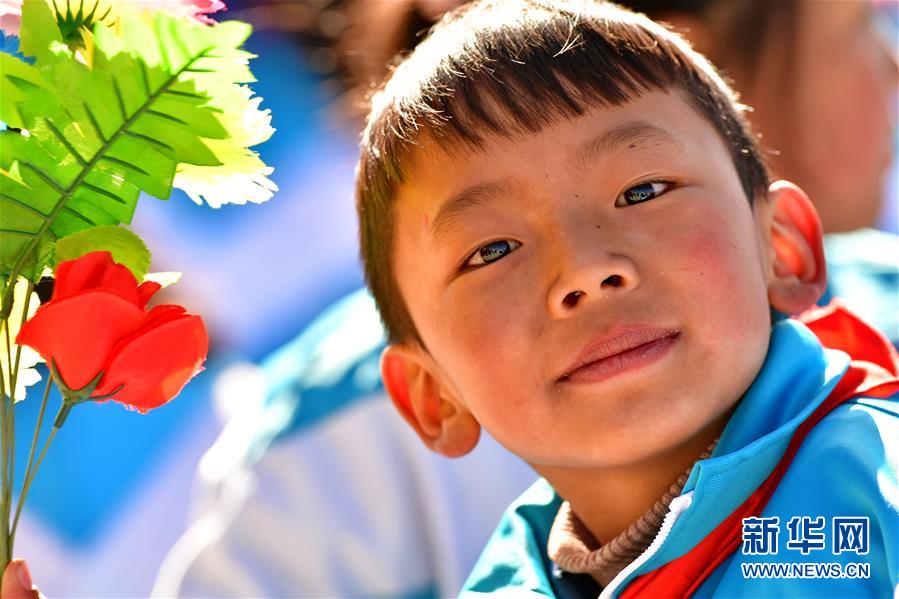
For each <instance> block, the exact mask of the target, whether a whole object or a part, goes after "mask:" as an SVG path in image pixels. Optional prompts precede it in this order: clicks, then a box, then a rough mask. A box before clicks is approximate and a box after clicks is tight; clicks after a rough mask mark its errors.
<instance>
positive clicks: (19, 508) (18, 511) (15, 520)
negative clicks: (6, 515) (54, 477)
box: [9, 426, 59, 547]
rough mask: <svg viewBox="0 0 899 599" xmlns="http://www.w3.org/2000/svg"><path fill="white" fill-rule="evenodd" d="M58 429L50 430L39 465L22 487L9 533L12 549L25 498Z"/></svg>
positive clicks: (37, 464) (39, 457) (39, 458)
mask: <svg viewBox="0 0 899 599" xmlns="http://www.w3.org/2000/svg"><path fill="white" fill-rule="evenodd" d="M58 430H59V428H58V427H55V426H54V427H53V428H52V429H51V430H50V435H49V436H48V437H47V440H46V441H45V442H44V448H43V449H42V450H41V454H40V455H39V456H38V458H37V463H36V464H35V465H34V470H32V471H31V473H30V475H29V476H28V477H26V478H25V482H24V484H23V485H22V493H21V494H20V495H19V504H18V506H16V516H15V518H13V521H12V530H11V531H10V533H9V546H10V547H12V544H13V543H15V540H16V529H17V528H18V527H19V516H21V515H22V508H23V507H24V506H25V498H26V497H27V496H28V490H29V489H30V488H31V481H33V480H34V476H35V475H36V474H37V471H38V469H39V468H40V467H41V462H43V461H44V456H45V455H46V454H47V449H48V448H49V447H50V443H51V442H52V441H53V437H55V436H56V431H58Z"/></svg>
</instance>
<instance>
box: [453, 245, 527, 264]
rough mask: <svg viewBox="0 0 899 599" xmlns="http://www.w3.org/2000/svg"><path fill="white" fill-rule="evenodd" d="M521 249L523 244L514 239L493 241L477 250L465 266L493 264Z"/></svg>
mask: <svg viewBox="0 0 899 599" xmlns="http://www.w3.org/2000/svg"><path fill="white" fill-rule="evenodd" d="M519 247H521V242H519V241H514V240H512V239H500V240H498V241H491V242H490V243H488V244H487V245H483V246H481V247H480V248H479V249H478V250H476V251H475V253H474V254H472V255H471V257H470V258H469V259H468V260H467V261H466V262H465V266H483V265H485V264H490V263H491V262H496V261H497V260H499V259H500V258H505V257H506V255H508V254H509V253H511V252H512V251H513V250H516V249H518V248H519Z"/></svg>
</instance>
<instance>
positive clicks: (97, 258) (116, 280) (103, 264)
mask: <svg viewBox="0 0 899 599" xmlns="http://www.w3.org/2000/svg"><path fill="white" fill-rule="evenodd" d="M91 289H106V290H108V291H111V292H112V293H115V294H117V295H119V296H121V297H122V299H125V300H127V301H129V302H131V303H133V304H134V305H136V306H138V305H139V304H140V302H141V297H140V296H139V293H138V289H137V279H136V278H135V277H134V275H133V274H132V273H131V271H130V270H129V269H128V267H127V266H123V265H121V264H116V263H115V262H113V260H112V254H110V253H109V252H90V253H87V254H85V255H83V256H81V257H80V258H77V259H75V260H66V261H65V262H61V263H60V264H59V266H57V267H56V282H55V283H54V285H53V300H60V299H63V298H65V297H69V296H71V295H73V294H75V293H79V292H81V291H87V290H91ZM148 299H149V298H148ZM144 305H146V302H144ZM139 307H143V306H139Z"/></svg>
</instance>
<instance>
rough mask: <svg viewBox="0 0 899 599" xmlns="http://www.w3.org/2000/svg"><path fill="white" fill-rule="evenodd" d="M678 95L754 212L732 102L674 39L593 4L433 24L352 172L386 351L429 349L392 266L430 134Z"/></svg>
mask: <svg viewBox="0 0 899 599" xmlns="http://www.w3.org/2000/svg"><path fill="white" fill-rule="evenodd" d="M654 89H659V90H670V89H677V90H680V91H681V92H683V93H684V95H685V96H686V97H687V99H688V100H689V101H690V102H691V103H692V105H693V106H694V107H695V108H696V109H697V110H698V112H699V113H700V114H701V115H703V116H704V117H705V118H706V119H707V120H708V121H709V122H710V123H711V124H712V125H713V126H714V127H715V129H716V130H717V131H718V133H719V134H720V135H721V137H722V139H723V140H724V142H725V144H726V145H727V147H728V148H729V151H730V155H731V159H732V160H733V163H734V166H735V167H736V170H737V173H738V175H739V178H740V182H741V184H742V187H743V190H744V191H745V193H746V196H747V198H748V199H749V202H750V204H751V203H752V202H753V200H754V198H755V197H756V196H761V195H762V194H764V193H765V191H766V190H767V186H768V173H767V169H766V167H765V164H764V160H763V159H762V157H761V155H760V153H759V150H758V148H757V146H756V143H755V140H754V137H753V135H752V133H751V130H750V128H749V126H748V124H747V122H746V120H745V119H744V117H743V115H742V111H743V107H742V106H741V105H740V104H739V103H738V102H737V97H736V94H735V93H734V92H733V91H732V90H731V89H730V88H729V87H728V85H727V84H726V83H725V82H724V81H723V80H722V79H721V77H720V76H719V75H718V74H717V73H716V71H715V69H714V67H712V65H711V64H710V63H709V62H708V61H707V60H706V59H705V58H704V57H702V56H701V55H699V54H698V53H696V52H694V51H693V50H692V49H691V48H690V47H689V45H688V44H687V43H686V42H685V41H684V40H683V39H682V38H681V37H680V36H678V35H676V34H674V33H672V32H670V31H668V30H667V29H665V28H664V27H662V26H660V25H658V24H656V23H654V22H652V21H650V20H649V19H647V18H646V17H644V16H643V15H638V14H635V13H632V12H629V11H626V10H624V9H622V8H620V7H618V6H616V5H614V4H611V3H608V2H602V1H590V0H482V1H478V2H474V3H472V4H469V5H466V6H463V7H460V8H459V9H456V10H455V11H453V12H451V13H449V14H447V15H446V16H445V17H444V18H443V20H442V21H441V22H440V23H438V24H437V25H435V27H434V28H433V30H432V32H431V34H430V35H429V37H428V38H427V39H425V40H424V41H423V42H422V43H421V44H420V45H419V46H418V47H417V48H416V49H415V51H414V52H413V53H412V54H411V55H410V56H409V57H408V58H407V59H406V60H405V61H404V62H402V63H401V64H400V65H399V66H398V67H397V68H396V69H395V71H394V72H393V74H392V76H391V77H390V78H389V79H388V80H387V82H386V84H385V85H384V86H383V88H382V89H381V90H380V91H379V92H378V93H377V94H375V96H374V97H373V98H372V109H371V113H370V114H369V117H368V121H367V123H366V127H365V130H364V132H363V134H362V141H361V156H360V159H359V165H358V168H357V173H356V177H357V179H356V209H357V211H358V215H359V236H360V244H361V254H362V260H363V263H364V266H365V278H366V281H367V283H368V286H369V289H370V290H371V293H372V295H373V296H374V298H375V302H376V304H377V306H378V310H379V311H380V313H381V319H382V320H383V322H384V326H385V328H386V331H387V338H388V340H389V341H390V342H391V343H411V342H415V343H418V344H419V345H420V346H421V347H422V348H424V349H426V346H425V344H424V342H423V341H422V339H421V337H420V335H419V333H418V330H417V329H416V327H415V324H414V323H413V322H412V317H411V316H410V314H409V311H408V309H407V308H406V303H405V301H404V300H403V297H402V295H401V293H400V290H399V287H398V285H397V281H396V277H395V276H394V273H393V271H392V268H391V256H392V248H393V237H394V222H395V221H394V208H393V203H394V199H395V195H396V191H397V187H398V185H399V184H401V183H402V182H403V181H404V177H405V176H406V171H405V169H406V168H407V167H408V165H409V163H410V161H411V159H412V157H413V155H414V152H415V149H416V147H419V146H420V142H421V141H422V139H423V136H424V135H427V136H428V137H430V138H431V139H433V140H434V141H435V142H436V144H437V145H438V146H439V147H440V148H441V149H442V150H444V151H446V152H448V153H450V154H451V153H452V152H453V151H454V150H458V149H463V150H464V149H475V150H477V149H481V148H483V147H484V144H485V142H486V141H488V140H489V139H490V138H491V137H502V138H510V137H512V136H514V135H516V134H521V133H535V132H538V131H540V130H541V129H542V128H543V127H545V126H547V125H548V124H550V123H553V122H557V121H558V120H560V119H564V118H573V117H576V116H578V115H581V114H584V113H585V112H587V111H588V110H590V109H591V108H593V107H597V106H616V105H619V104H623V103H625V102H628V101H629V100H632V99H635V98H637V97H639V96H640V95H642V94H643V93H645V92H647V91H649V90H654Z"/></svg>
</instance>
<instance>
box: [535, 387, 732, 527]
mask: <svg viewBox="0 0 899 599" xmlns="http://www.w3.org/2000/svg"><path fill="white" fill-rule="evenodd" d="M737 403H739V402H737ZM735 408H736V404H735V405H734V406H733V407H731V409H729V410H728V411H727V412H726V413H725V414H723V415H722V416H721V417H720V418H719V419H718V420H716V421H713V422H712V423H710V424H709V425H708V426H706V427H705V428H704V429H702V430H701V431H700V432H699V433H697V434H696V435H695V436H694V437H692V438H691V439H688V440H687V441H685V442H683V443H681V444H680V445H678V446H676V447H674V448H672V449H670V450H668V451H666V452H665V453H663V454H656V455H654V456H652V457H650V458H647V459H645V460H641V461H640V462H637V463H633V464H627V465H625V466H618V467H614V468H594V469H587V468H565V467H555V466H543V465H539V464H532V466H533V468H534V469H535V470H536V471H537V472H538V473H539V474H540V475H541V476H543V477H544V478H545V479H546V480H547V481H549V483H550V484H551V485H552V486H553V488H554V489H555V490H556V492H557V493H558V494H559V496H561V497H562V498H563V499H565V500H566V501H568V502H569V503H570V504H571V508H572V511H573V512H574V513H575V514H576V515H577V517H578V518H579V519H580V520H581V522H583V523H584V525H585V526H586V527H587V529H589V530H590V532H591V533H592V534H593V536H594V537H595V538H596V540H597V541H598V542H599V544H600V545H603V544H605V543H608V542H609V541H611V540H612V539H614V538H615V537H617V536H618V535H619V534H621V533H622V532H623V531H624V530H625V529H626V528H627V527H628V526H630V525H631V524H632V523H634V522H636V521H637V520H638V519H639V518H640V516H642V515H643V514H645V513H646V512H647V511H648V510H649V509H650V508H651V507H652V506H653V505H655V503H656V502H657V501H659V500H660V499H661V497H662V495H664V494H665V492H666V491H668V490H669V489H670V488H671V485H672V484H673V483H674V482H675V481H676V480H677V479H678V477H680V475H681V474H683V473H684V471H686V470H687V468H690V467H691V466H692V465H693V464H694V463H695V462H696V461H697V460H698V459H699V456H700V455H701V454H702V452H703V451H705V450H706V448H708V446H709V445H711V443H712V442H713V441H714V440H715V439H716V438H717V437H719V436H720V435H721V432H722V431H723V430H724V426H725V425H726V424H727V422H728V420H729V419H730V416H731V414H732V413H733V411H734V409H735Z"/></svg>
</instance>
